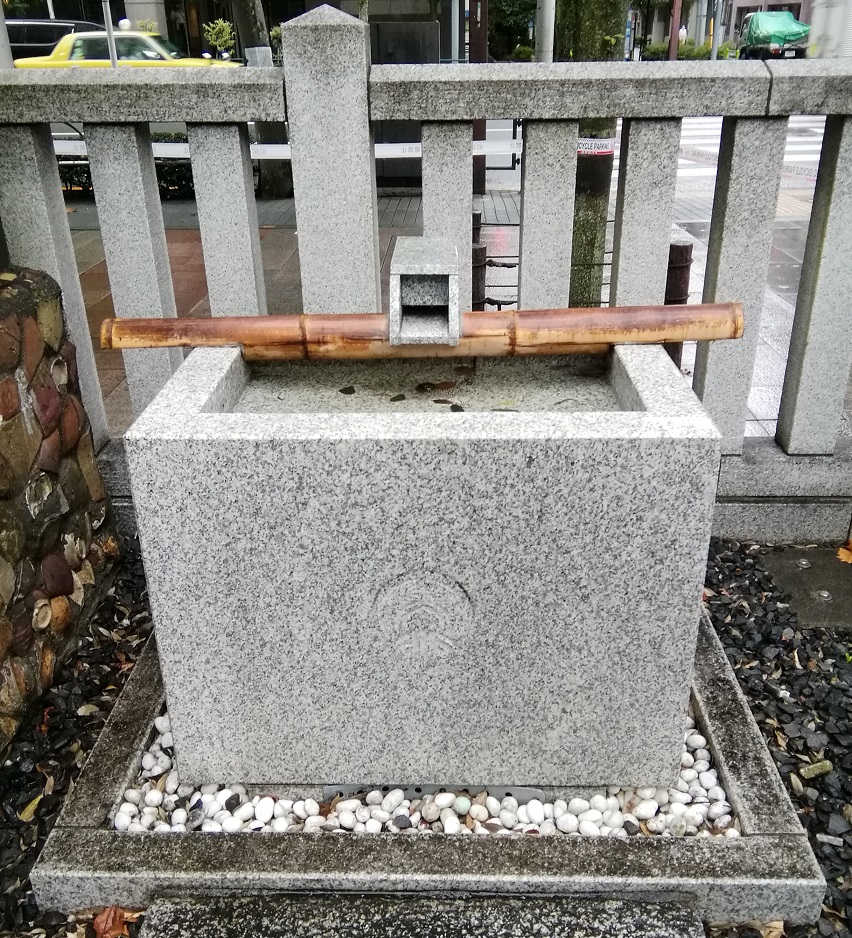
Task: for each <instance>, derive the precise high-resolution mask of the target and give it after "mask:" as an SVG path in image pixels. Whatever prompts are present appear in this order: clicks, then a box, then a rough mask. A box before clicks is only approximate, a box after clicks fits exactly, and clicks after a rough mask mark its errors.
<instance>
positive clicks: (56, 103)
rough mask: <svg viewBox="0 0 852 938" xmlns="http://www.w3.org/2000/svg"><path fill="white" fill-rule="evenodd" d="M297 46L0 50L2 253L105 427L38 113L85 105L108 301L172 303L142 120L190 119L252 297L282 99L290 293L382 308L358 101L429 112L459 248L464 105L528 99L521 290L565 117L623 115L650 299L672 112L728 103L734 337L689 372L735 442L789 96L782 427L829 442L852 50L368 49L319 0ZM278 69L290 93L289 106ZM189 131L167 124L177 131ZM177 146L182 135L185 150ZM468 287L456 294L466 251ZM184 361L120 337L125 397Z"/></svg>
mask: <svg viewBox="0 0 852 938" xmlns="http://www.w3.org/2000/svg"><path fill="white" fill-rule="evenodd" d="M282 41H283V54H284V61H285V62H286V63H287V67H286V69H285V70H284V72H283V73H282V70H281V69H275V68H250V69H244V70H237V69H233V70H231V69H227V70H226V69H222V70H221V71H217V70H208V69H198V70H193V69H165V68H164V69H149V70H146V69H127V70H124V69H118V70H108V69H104V70H101V69H94V70H80V71H70V70H69V71H67V72H65V71H56V70H45V71H44V72H40V71H37V70H25V71H23V70H22V71H19V72H14V71H13V72H0V125H3V126H2V127H0V217H2V220H3V226H4V229H5V232H6V236H7V240H8V244H9V249H10V253H11V256H12V260H13V261H14V262H18V263H26V264H28V265H32V266H37V267H42V268H44V269H45V270H47V271H48V272H49V273H51V274H53V275H54V276H56V277H57V278H58V279H59V281H60V283H61V285H62V288H63V291H64V295H65V305H66V310H67V314H68V318H69V328H70V329H71V332H72V334H73V336H74V340H75V342H76V344H77V346H78V349H79V353H80V359H81V369H82V372H83V381H84V387H85V388H86V391H87V398H86V405H87V407H88V409H89V413H90V415H91V416H92V422H93V426H94V427H95V429H96V432H98V433H99V435H100V437H101V438H103V437H104V436H105V434H106V423H105V420H104V418H103V405H102V403H101V402H100V399H99V391H98V384H97V377H96V372H95V367H94V358H93V354H92V349H91V345H90V341H89V332H88V325H87V323H86V317H85V310H84V307H83V300H82V294H81V291H80V286H79V279H78V276H77V270H76V266H75V264H74V252H73V249H72V246H71V238H70V233H69V230H68V223H67V219H66V215H65V210H64V206H63V203H62V194H61V186H60V183H59V177H58V173H57V170H56V161H55V158H54V154H53V145H52V140H51V137H50V133H49V129H48V125H49V123H50V122H55V121H60V120H61V121H74V122H82V124H83V128H84V129H83V135H84V138H85V147H86V150H87V152H88V155H89V159H90V163H91V171H92V180H93V184H94V190H95V196H96V200H97V208H98V215H99V218H100V223H101V230H102V234H103V241H104V250H105V255H106V263H107V268H108V271H109V276H110V284H111V287H112V294H113V301H114V305H115V309H116V311H117V313H118V314H124V315H126V314H127V313H129V312H132V313H134V314H138V315H144V316H174V315H175V300H174V292H173V288H172V283H171V277H170V270H169V263H168V255H167V251H166V240H165V233H164V229H163V220H162V212H161V210H160V205H159V201H158V197H157V186H156V179H155V174H154V163H153V153H152V147H151V141H150V136H149V131H148V126H147V123H148V122H149V121H184V122H186V124H187V131H188V140H189V142H188V144H187V145H186V146H187V148H188V149H187V151H186V152H188V154H189V156H190V158H191V161H192V167H193V175H194V180H195V192H196V199H197V204H198V217H199V222H200V229H201V240H202V246H203V251H204V260H205V267H206V271H207V281H208V285H209V296H210V308H211V312H212V314H213V315H226V314H243V315H245V314H257V315H262V314H264V313H265V312H266V297H265V289H264V280H263V270H262V264H261V261H260V243H259V237H258V226H257V213H256V208H255V202H254V193H253V186H252V173H251V159H252V153H251V150H250V144H249V137H248V130H247V123H248V122H249V121H254V120H276V121H280V120H284V119H285V118H286V119H287V120H288V122H289V134H290V151H289V153H288V155H289V156H290V157H291V159H292V166H293V178H294V186H295V201H296V216H297V224H298V233H299V254H300V265H301V279H302V293H303V301H304V308H305V309H306V310H310V311H312V312H318V313H322V312H331V311H341V310H349V311H351V312H374V311H376V310H377V309H380V308H381V305H380V304H381V292H380V282H379V263H378V256H379V254H378V230H377V209H376V191H375V172H374V158H375V156H378V155H382V154H379V153H374V150H373V143H372V135H371V129H370V128H371V121H372V120H398V119H399V120H401V119H405V120H409V119H415V120H419V121H421V122H422V171H423V217H424V234H425V235H426V236H427V237H429V236H431V237H437V236H440V237H442V238H449V239H451V240H453V241H454V242H455V243H456V245H457V247H458V248H459V250H460V252H461V255H462V256H469V254H470V250H471V222H470V219H471V210H472V184H471V156H472V152H473V141H472V128H471V122H472V121H473V120H476V119H479V118H504V117H511V118H522V119H523V121H524V141H523V149H524V161H523V182H522V205H523V211H522V221H521V235H520V269H519V304H520V306H521V307H522V308H525V309H535V308H550V307H560V306H566V305H568V291H569V286H570V273H571V263H570V260H571V224H570V220H571V218H572V217H573V212H574V185H575V175H576V164H577V141H578V121H579V120H581V119H583V118H586V117H620V118H622V119H623V122H622V142H621V154H620V164H619V170H618V174H619V175H618V194H617V212H616V221H615V238H614V250H613V268H612V284H611V291H610V297H611V302H612V303H613V304H617V305H637V304H658V303H662V302H663V296H664V290H665V279H666V266H667V258H668V247H669V240H670V228H671V220H672V211H673V203H674V195H675V182H676V176H677V161H678V150H679V144H680V127H681V119H682V118H684V117H689V116H702V115H704V116H708V115H721V116H722V117H723V121H722V136H721V147H720V153H719V161H718V173H717V181H716V193H715V202H714V208H713V218H712V225H711V234H710V243H709V256H708V262H707V271H706V280H705V290H704V301H705V302H727V301H739V302H742V303H743V305H744V308H745V315H746V332H745V337H744V339H743V340H742V341H740V342H716V343H712V344H710V343H705V344H702V345H701V346H700V347H699V350H698V356H697V363H696V370H695V383H694V386H695V389H696V392H697V393H698V394H699V396H700V397H701V398H702V399H703V401H704V403H705V405H706V406H707V408H708V410H709V411H710V413H711V415H712V416H713V418H714V419H715V421H716V423H717V425H718V426H719V428H720V429H721V431H722V433H723V435H724V452H726V453H729V454H736V453H739V452H741V451H742V446H743V432H744V426H745V419H746V412H747V399H748V393H749V387H750V383H751V378H752V372H753V369H754V362H755V354H756V349H757V338H758V329H759V320H760V314H761V309H762V305H763V294H764V290H765V287H766V277H767V266H768V261H769V253H770V246H771V235H772V224H773V221H774V218H775V209H776V201H777V196H778V188H779V180H780V176H781V171H782V167H783V161H784V150H785V138H786V135H787V117H788V115H790V114H794V113H807V114H824V115H827V117H828V119H827V122H826V128H825V136H824V142H823V148H822V156H821V161H820V165H819V170H818V173H817V181H816V191H815V198H814V205H813V212H812V216H811V223H810V230H809V233H808V242H807V251H806V257H805V263H804V265H803V274H802V282H801V287H800V290H799V299H798V307H797V311H796V318H795V325H794V329H793V338H792V342H791V347H790V354H789V359H788V364H787V373H786V380H785V384H784V391H783V396H782V400H781V409H780V414H779V419H778V430H777V440H778V442H779V444H780V445H781V446H782V447H783V449H784V450H785V451H786V452H787V453H789V454H830V453H832V452H833V451H834V449H835V445H836V440H837V432H838V426H839V422H840V418H841V414H842V408H843V403H844V395H845V391H846V388H847V386H848V382H849V373H850V365H852V342H850V334H852V329H851V328H850V326H852V252H850V251H849V247H848V244H849V231H850V230H852V187H850V186H849V185H847V184H846V182H845V181H846V180H849V179H852V118H851V117H850V114H852V63H847V62H845V61H842V60H834V61H811V60H797V61H793V62H782V63H771V64H766V63H762V62H728V61H724V62H676V63H560V64H554V65H546V64H532V63H530V64H527V63H523V64H521V63H519V64H484V65H421V66H416V65H415V66H412V65H382V66H374V67H373V68H372V69H371V68H370V64H369V56H368V45H367V43H368V38H367V31H366V27H365V26H364V24H362V23H361V22H360V21H358V20H356V19H354V18H352V17H349V16H346V15H345V14H342V13H339V12H338V11H335V10H331V9H330V8H327V7H326V8H319V9H317V10H314V11H312V12H311V13H308V14H306V15H305V16H303V17H300V18H298V19H296V20H293V21H291V22H290V23H288V24H287V25H286V26H285V27H284V29H283V39H282ZM285 88H286V108H285ZM178 146H180V145H178ZM181 152H182V153H183V152H184V151H181ZM462 270H463V271H465V273H464V275H463V276H462V277H460V285H459V286H460V302H461V305H462V308H470V289H471V287H470V277H469V267H467V266H466V265H462ZM181 361H182V356H181V354H180V352H179V351H176V350H171V351H169V350H166V349H163V350H157V351H144V352H136V353H134V352H126V353H125V362H126V368H127V375H128V381H129V385H130V392H131V398H132V403H133V406H134V410H135V411H136V412H137V413H138V412H139V411H141V409H142V408H144V407H145V406H146V405H147V403H148V402H149V401H150V400H151V399H152V397H153V396H154V394H156V392H157V391H158V390H159V389H160V388H161V387H162V386H163V384H164V383H165V381H166V380H167V379H168V377H169V376H170V375H171V373H172V371H173V370H174V368H176V367H177V366H178V365H179V364H180V362H181Z"/></svg>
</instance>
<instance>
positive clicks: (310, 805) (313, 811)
mask: <svg viewBox="0 0 852 938" xmlns="http://www.w3.org/2000/svg"><path fill="white" fill-rule="evenodd" d="M305 812H306V813H307V815H308V817H316V816H317V815H318V814H319V813H320V806H319V804H317V802H316V801H314V799H313V798H306V799H305Z"/></svg>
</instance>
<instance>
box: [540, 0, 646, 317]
mask: <svg viewBox="0 0 852 938" xmlns="http://www.w3.org/2000/svg"><path fill="white" fill-rule="evenodd" d="M627 9H628V0H557V8H556V42H555V46H556V48H555V56H554V58H556V59H557V60H559V61H574V62H578V61H579V62H593V61H605V60H617V59H621V58H622V56H623V50H624V43H623V40H624V28H625V23H626V22H627ZM615 128H616V122H615V121H614V120H608V119H606V120H584V121H580V136H581V137H591V138H595V139H602V138H608V137H614V136H615ZM612 165H613V157H612V154H610V155H608V156H597V155H594V156H589V155H584V154H579V155H578V156H577V186H576V197H575V204H574V233H573V238H572V244H573V247H572V263H571V295H570V304H571V306H599V305H600V303H601V288H602V285H603V272H604V266H603V264H604V253H605V251H606V222H607V210H608V206H609V190H610V180H611V179H612Z"/></svg>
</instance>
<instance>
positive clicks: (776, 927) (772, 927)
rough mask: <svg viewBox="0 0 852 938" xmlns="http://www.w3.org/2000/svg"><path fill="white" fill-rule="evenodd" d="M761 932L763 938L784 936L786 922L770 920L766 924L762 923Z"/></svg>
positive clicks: (781, 937)
mask: <svg viewBox="0 0 852 938" xmlns="http://www.w3.org/2000/svg"><path fill="white" fill-rule="evenodd" d="M760 934H761V936H762V938H783V935H784V923H783V922H769V923H767V924H766V925H762V926H761V927H760Z"/></svg>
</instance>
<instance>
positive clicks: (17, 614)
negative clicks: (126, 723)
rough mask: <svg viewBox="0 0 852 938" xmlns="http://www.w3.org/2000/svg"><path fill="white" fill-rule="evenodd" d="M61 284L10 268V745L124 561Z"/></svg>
mask: <svg viewBox="0 0 852 938" xmlns="http://www.w3.org/2000/svg"><path fill="white" fill-rule="evenodd" d="M118 554H119V545H118V541H117V539H116V537H115V534H114V533H113V530H112V527H111V524H110V523H109V508H108V502H107V499H106V492H105V489H104V484H103V480H102V479H101V476H100V473H99V471H98V467H97V463H96V461H95V450H94V444H93V441H92V434H91V430H90V428H89V424H88V420H87V418H86V413H85V411H84V410H83V405H82V403H81V401H80V388H79V385H78V382H77V362H76V351H75V349H74V346H73V345H72V344H71V342H69V341H68V338H67V336H66V333H65V325H64V322H63V318H62V302H61V296H60V290H59V287H58V285H57V284H56V282H55V281H54V280H52V279H51V278H50V277H49V276H47V274H45V273H42V272H41V271H37V270H29V269H27V268H23V267H13V268H10V269H9V270H7V271H4V272H2V273H0V744H4V743H5V742H6V741H8V740H9V739H10V738H11V737H12V735H13V734H14V732H15V730H16V729H17V726H18V722H19V721H20V718H21V717H22V716H23V714H24V712H25V710H26V708H27V705H28V703H29V702H30V701H31V700H32V699H33V698H34V697H36V696H37V695H38V694H39V693H41V692H42V691H43V690H45V689H46V688H48V687H49V686H50V685H51V683H52V681H53V673H54V669H55V667H56V663H57V661H58V660H61V659H62V657H63V655H64V654H65V653H66V652H67V651H68V650H69V649H70V647H71V646H72V643H73V638H74V634H75V629H74V626H75V624H76V623H77V622H78V621H80V620H81V618H82V610H83V607H84V606H85V604H86V601H87V599H88V598H89V597H90V596H91V595H92V594H94V593H96V592H97V590H98V586H99V585H100V584H101V583H102V582H103V579H104V577H105V575H106V573H107V571H108V570H109V568H110V566H111V564H112V561H113V560H115V559H116V557H118Z"/></svg>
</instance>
